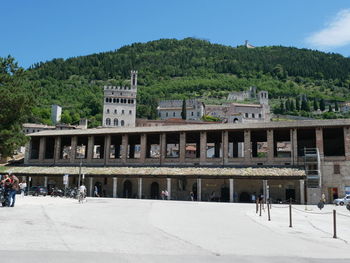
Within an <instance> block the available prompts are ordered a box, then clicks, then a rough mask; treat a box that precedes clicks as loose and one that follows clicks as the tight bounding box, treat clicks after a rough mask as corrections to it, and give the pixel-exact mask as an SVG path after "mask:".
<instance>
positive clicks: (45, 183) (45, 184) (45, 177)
mask: <svg viewBox="0 0 350 263" xmlns="http://www.w3.org/2000/svg"><path fill="white" fill-rule="evenodd" d="M44 187H47V176H44Z"/></svg>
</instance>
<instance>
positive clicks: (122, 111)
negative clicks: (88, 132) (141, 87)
mask: <svg viewBox="0 0 350 263" xmlns="http://www.w3.org/2000/svg"><path fill="white" fill-rule="evenodd" d="M103 92H104V97H103V117H102V126H103V127H135V126H136V95H137V71H131V79H130V86H129V87H127V86H122V87H120V86H118V87H115V86H104V87H103Z"/></svg>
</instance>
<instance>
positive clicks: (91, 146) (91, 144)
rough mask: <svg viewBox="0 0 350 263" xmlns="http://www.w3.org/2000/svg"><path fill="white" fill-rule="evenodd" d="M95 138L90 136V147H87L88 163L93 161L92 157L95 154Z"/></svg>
mask: <svg viewBox="0 0 350 263" xmlns="http://www.w3.org/2000/svg"><path fill="white" fill-rule="evenodd" d="M94 143H95V142H94V136H89V137H88V145H87V156H86V160H87V161H88V162H91V160H92V156H93V153H94Z"/></svg>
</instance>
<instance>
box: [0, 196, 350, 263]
mask: <svg viewBox="0 0 350 263" xmlns="http://www.w3.org/2000/svg"><path fill="white" fill-rule="evenodd" d="M334 208H335V207H334V206H331V205H328V206H326V207H325V208H324V209H323V210H322V211H319V210H318V209H317V207H315V206H312V207H311V206H310V207H308V208H307V210H305V207H304V206H301V205H298V206H294V208H293V210H292V211H293V228H289V227H288V226H289V219H288V207H287V206H286V205H273V207H272V210H271V219H272V220H271V221H268V220H267V212H266V211H265V212H263V214H262V216H261V217H259V215H257V214H256V213H255V205H254V204H232V203H214V202H210V203H209V202H179V201H160V200H137V199H107V198H105V199H103V198H89V199H88V200H87V202H86V203H84V204H79V203H78V201H76V200H74V199H66V198H53V197H25V198H20V197H19V198H18V199H17V206H16V207H15V208H1V209H0V225H1V239H0V259H1V262H6V263H12V262H16V263H18V262H28V263H32V262H60V263H62V262H101V263H102V262H330V260H331V261H332V262H349V261H350V212H349V211H347V210H346V208H345V207H336V209H337V214H338V217H337V227H338V229H337V230H338V237H339V238H338V239H333V238H332V237H333V232H332V213H331V212H332V209H334Z"/></svg>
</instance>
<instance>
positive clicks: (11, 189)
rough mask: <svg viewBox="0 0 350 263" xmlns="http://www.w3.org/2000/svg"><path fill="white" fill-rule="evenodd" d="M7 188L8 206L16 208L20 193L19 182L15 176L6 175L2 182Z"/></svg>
mask: <svg viewBox="0 0 350 263" xmlns="http://www.w3.org/2000/svg"><path fill="white" fill-rule="evenodd" d="M1 183H2V184H4V186H5V196H6V197H7V202H6V203H7V206H9V207H14V206H15V202H16V194H17V191H18V185H19V180H18V178H17V176H15V175H14V174H10V175H8V174H6V175H5V178H4V179H3V180H2V181H1Z"/></svg>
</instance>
